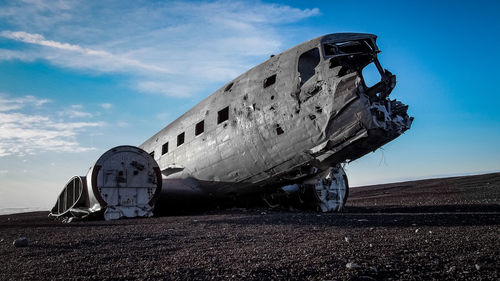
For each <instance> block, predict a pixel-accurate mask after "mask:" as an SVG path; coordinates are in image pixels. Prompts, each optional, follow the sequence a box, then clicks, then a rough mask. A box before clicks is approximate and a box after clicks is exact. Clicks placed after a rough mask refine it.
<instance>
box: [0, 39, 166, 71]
mask: <svg viewBox="0 0 500 281" xmlns="http://www.w3.org/2000/svg"><path fill="white" fill-rule="evenodd" d="M0 36H3V37H5V38H9V39H12V40H16V41H20V42H24V43H30V44H35V45H40V46H45V47H49V48H54V49H59V50H62V51H68V52H75V53H78V54H80V55H83V56H85V57H87V58H90V59H91V61H89V64H88V65H85V64H84V63H83V62H84V61H81V60H79V65H73V66H80V67H89V68H93V67H99V66H100V67H101V69H107V70H108V71H118V70H119V69H114V67H113V66H119V67H121V68H123V67H126V68H142V69H145V70H147V71H154V72H158V73H170V71H168V69H166V68H164V67H159V66H155V65H150V64H145V63H141V62H140V61H138V60H135V59H131V58H128V57H126V56H120V55H115V54H112V53H109V52H106V51H102V50H95V49H90V48H85V47H82V46H79V45H73V44H68V43H64V42H57V41H52V40H46V39H45V37H43V35H41V34H36V33H27V32H24V31H16V32H12V31H2V32H0ZM110 62H111V63H112V66H110V65H109V63H110Z"/></svg>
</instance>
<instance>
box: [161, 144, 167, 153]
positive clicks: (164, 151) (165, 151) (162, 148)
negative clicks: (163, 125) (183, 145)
mask: <svg viewBox="0 0 500 281" xmlns="http://www.w3.org/2000/svg"><path fill="white" fill-rule="evenodd" d="M167 152H168V142H166V143H164V144H163V145H162V146H161V155H163V154H166V153H167Z"/></svg>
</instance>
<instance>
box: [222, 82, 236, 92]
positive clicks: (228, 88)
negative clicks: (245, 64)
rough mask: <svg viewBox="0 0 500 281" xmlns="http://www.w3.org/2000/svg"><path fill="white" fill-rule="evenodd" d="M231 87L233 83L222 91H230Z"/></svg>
mask: <svg viewBox="0 0 500 281" xmlns="http://www.w3.org/2000/svg"><path fill="white" fill-rule="evenodd" d="M233 85H234V83H230V84H229V85H227V86H226V88H225V89H224V92H227V91H229V90H231V87H233Z"/></svg>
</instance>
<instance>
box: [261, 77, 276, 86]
mask: <svg viewBox="0 0 500 281" xmlns="http://www.w3.org/2000/svg"><path fill="white" fill-rule="evenodd" d="M274 83H276V74H274V75H272V76H269V77H267V78H266V79H264V88H267V87H269V86H271V85H272V84H274Z"/></svg>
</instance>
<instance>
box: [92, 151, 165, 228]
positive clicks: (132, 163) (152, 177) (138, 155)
mask: <svg viewBox="0 0 500 281" xmlns="http://www.w3.org/2000/svg"><path fill="white" fill-rule="evenodd" d="M87 178H88V179H90V183H89V189H90V190H92V195H93V196H90V197H91V198H90V201H91V202H93V203H94V205H96V204H98V205H100V207H101V209H104V218H105V219H106V220H110V219H118V218H121V217H150V216H152V215H153V207H154V203H155V201H156V199H157V197H158V196H159V193H160V191H161V183H162V181H161V172H160V169H159V167H158V164H157V163H156V161H155V160H154V159H153V157H151V155H149V154H148V153H147V152H145V151H144V150H142V149H140V148H138V147H134V146H118V147H115V148H112V149H110V150H108V151H107V152H106V153H104V154H103V155H102V156H101V157H100V158H99V159H98V160H97V161H96V163H95V164H94V166H93V167H92V168H91V169H90V171H89V174H88V175H87ZM91 204H92V203H91ZM94 209H97V208H95V207H94Z"/></svg>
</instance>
